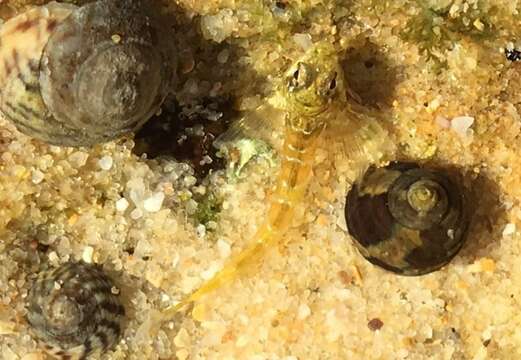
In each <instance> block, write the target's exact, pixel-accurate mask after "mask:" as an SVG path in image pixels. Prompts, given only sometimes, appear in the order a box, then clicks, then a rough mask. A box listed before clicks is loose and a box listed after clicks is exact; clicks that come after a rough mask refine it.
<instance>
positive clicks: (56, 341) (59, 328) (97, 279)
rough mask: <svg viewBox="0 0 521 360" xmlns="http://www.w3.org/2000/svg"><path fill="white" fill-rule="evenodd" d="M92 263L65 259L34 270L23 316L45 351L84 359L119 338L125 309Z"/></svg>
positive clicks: (101, 273)
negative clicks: (52, 268)
mask: <svg viewBox="0 0 521 360" xmlns="http://www.w3.org/2000/svg"><path fill="white" fill-rule="evenodd" d="M112 287H113V285H112V282H111V280H110V279H109V278H108V277H107V276H106V275H105V274H104V273H103V271H102V269H101V268H99V267H98V266H95V265H90V264H86V263H83V262H78V263H75V262H69V263H65V264H63V265H62V266H60V267H58V268H56V269H54V270H49V271H43V272H41V273H40V274H39V275H38V278H37V279H36V281H35V283H34V284H33V286H32V288H31V290H30V292H29V296H28V298H27V304H28V305H27V307H28V313H27V320H28V322H29V324H30V325H31V327H32V328H31V329H32V332H33V333H34V335H35V337H36V338H37V339H38V340H39V341H40V342H41V343H42V344H43V347H44V348H45V350H46V351H47V352H49V353H51V354H52V355H54V356H55V357H58V358H62V359H72V358H78V359H84V358H86V357H87V356H88V355H89V354H91V353H95V352H103V351H105V350H107V349H110V348H111V347H112V346H114V345H115V343H116V342H117V341H118V340H119V337H120V334H121V320H122V319H123V317H124V315H125V309H124V307H123V306H122V305H121V303H120V301H119V298H118V297H117V296H116V295H114V294H113V293H112Z"/></svg>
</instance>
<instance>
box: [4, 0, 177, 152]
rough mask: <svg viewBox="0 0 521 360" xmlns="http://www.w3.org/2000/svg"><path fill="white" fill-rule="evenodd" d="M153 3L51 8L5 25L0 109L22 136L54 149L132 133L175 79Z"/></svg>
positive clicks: (111, 1) (110, 1)
mask: <svg viewBox="0 0 521 360" xmlns="http://www.w3.org/2000/svg"><path fill="white" fill-rule="evenodd" d="M151 3H153V2H147V1H139V0H134V1H133V0H120V1H118V0H100V1H96V2H93V3H89V4H87V5H85V6H82V7H79V8H77V7H74V6H71V5H65V4H57V3H51V4H49V5H46V6H43V7H39V8H35V9H32V10H30V11H28V12H26V13H24V14H21V15H19V16H17V17H15V18H13V19H12V20H9V21H8V22H7V23H6V24H5V25H4V26H3V27H2V28H1V29H0V44H1V47H0V49H1V50H0V110H1V111H2V112H3V113H4V114H5V116H6V117H7V118H8V119H10V120H11V121H13V122H14V124H15V125H16V126H17V128H18V129H19V130H20V131H21V132H23V133H25V134H27V135H29V136H32V137H35V138H38V139H40V140H43V141H46V142H48V143H51V144H55V145H68V146H88V145H93V144H95V143H100V142H106V141H109V140H112V139H115V138H117V137H119V136H121V135H122V134H125V133H128V132H132V131H135V130H136V129H138V128H139V127H140V126H141V125H143V123H144V122H146V121H147V120H148V119H149V118H150V117H151V116H153V115H154V113H156V112H157V111H158V110H159V108H160V106H161V104H162V102H163V100H164V98H165V97H166V95H167V92H168V89H169V87H170V85H172V82H173V81H174V80H175V79H174V70H173V68H174V65H175V61H174V59H175V56H174V55H175V54H174V50H173V48H172V46H171V45H170V41H169V38H168V34H164V32H165V31H168V29H167V27H165V29H161V30H160V29H159V28H158V24H159V23H160V18H159V16H158V15H157V14H156V13H155V11H154V9H153V8H152V6H150V4H151ZM160 31H161V32H163V34H162V35H159V32H160Z"/></svg>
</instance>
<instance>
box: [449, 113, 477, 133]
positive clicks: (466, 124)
mask: <svg viewBox="0 0 521 360" xmlns="http://www.w3.org/2000/svg"><path fill="white" fill-rule="evenodd" d="M472 124H474V118H473V117H471V116H457V117H455V118H454V119H452V122H451V124H450V127H451V129H452V130H453V131H454V132H456V134H458V135H459V136H461V137H466V136H468V130H469V129H470V127H471V126H472Z"/></svg>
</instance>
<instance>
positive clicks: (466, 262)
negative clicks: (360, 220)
mask: <svg viewBox="0 0 521 360" xmlns="http://www.w3.org/2000/svg"><path fill="white" fill-rule="evenodd" d="M27 3H28V1H18V2H17V1H7V2H5V1H4V2H3V3H2V4H0V16H2V17H3V18H4V19H7V17H8V16H11V14H10V13H9V12H12V11H18V10H20V9H22V7H23V6H22V5H26V4H27ZM162 3H163V5H164V12H165V14H167V15H168V16H170V18H171V21H172V25H173V26H174V29H175V30H176V38H175V39H172V40H173V41H174V43H175V44H176V45H177V46H178V49H179V64H180V65H179V75H180V76H179V83H178V84H176V87H175V89H174V95H173V96H172V97H171V99H169V100H168V104H170V105H169V106H170V107H165V113H168V112H172V113H173V114H174V115H172V116H171V118H173V119H174V120H172V121H175V119H177V118H178V117H179V116H180V115H179V113H183V114H184V116H185V118H188V119H191V121H195V123H197V122H198V121H199V122H201V123H204V122H208V121H209V119H213V120H211V121H214V122H215V121H217V122H225V121H233V120H234V119H237V118H238V117H239V116H240V112H241V111H247V110H250V109H253V108H255V107H256V106H258V105H260V104H262V101H263V99H265V98H266V97H268V96H269V95H270V94H271V93H272V91H273V87H274V84H276V83H277V79H278V77H279V76H280V74H282V73H283V71H284V70H285V69H286V68H287V66H288V65H290V64H291V62H292V61H294V59H295V58H297V57H298V55H299V54H301V53H302V51H303V48H305V47H306V46H307V44H308V43H309V42H310V41H311V43H313V42H316V41H319V40H320V41H324V39H326V40H327V41H329V40H328V39H333V40H334V41H336V43H337V44H338V49H339V52H340V53H341V57H342V61H343V65H344V69H345V72H346V81H347V83H348V84H349V87H350V89H351V92H352V94H355V95H352V96H353V97H355V98H357V100H358V101H359V102H360V103H362V104H363V106H364V107H366V108H367V109H371V110H372V111H376V112H377V113H378V114H379V115H380V117H381V119H382V120H381V122H382V126H384V127H385V128H386V129H387V130H388V131H389V133H390V136H389V139H387V140H388V141H390V142H392V144H393V145H394V151H392V152H388V153H385V154H383V156H382V157H376V156H375V157H373V156H371V154H369V155H367V157H366V158H362V159H357V161H353V158H351V157H349V156H348V154H345V153H344V152H342V151H340V150H339V149H340V148H339V147H338V148H337V147H335V144H340V143H341V140H342V137H343V136H345V135H346V134H345V133H338V134H337V135H336V137H335V136H332V137H331V138H329V139H328V140H327V141H323V143H321V144H320V146H319V149H318V151H317V154H316V161H315V168H314V177H313V179H312V181H311V184H310V187H309V190H308V194H307V196H306V200H305V201H304V202H303V203H302V204H301V205H300V206H299V208H298V209H297V216H296V218H295V221H294V223H293V226H292V229H291V230H290V231H289V233H288V234H287V235H286V237H285V239H284V242H283V243H282V244H281V245H280V246H277V247H274V248H273V249H270V251H269V252H268V253H267V254H266V256H265V257H264V259H263V261H262V262H261V263H260V264H259V265H258V266H255V267H252V270H251V271H250V273H248V274H245V275H244V276H242V277H241V278H239V279H236V280H235V281H233V282H232V283H231V284H229V285H227V286H224V287H222V288H221V289H219V290H217V291H215V292H214V293H212V294H211V295H209V296H206V297H204V298H203V299H202V300H201V301H199V302H197V303H196V304H194V306H193V307H189V308H187V309H185V310H184V311H182V312H180V313H179V314H178V315H177V316H176V317H175V318H174V319H172V321H167V322H159V321H158V318H159V316H158V314H159V313H158V312H159V311H160V310H161V309H164V308H166V307H167V306H169V305H171V304H175V303H176V302H177V301H179V300H181V298H182V297H183V296H184V295H186V294H188V293H189V292H190V291H192V290H193V289H195V288H197V286H198V285H200V284H201V283H202V282H203V281H204V280H205V279H208V278H210V277H211V275H212V274H214V273H215V272H216V271H217V270H218V269H219V268H221V267H222V265H223V264H224V263H225V261H226V259H227V258H228V257H229V256H230V255H231V254H234V253H236V252H238V251H240V249H242V248H244V247H245V245H246V244H248V242H249V239H250V238H251V236H252V235H253V233H254V232H255V230H256V228H257V227H258V226H259V225H260V223H261V221H262V219H263V216H264V215H265V212H266V210H267V204H268V199H269V193H270V191H271V186H272V185H273V179H274V178H275V176H276V174H277V166H278V165H277V164H278V161H277V155H276V151H273V152H269V153H266V154H264V155H265V156H258V157H254V158H253V159H252V160H251V161H249V162H248V163H247V164H246V165H245V166H244V168H243V169H242V170H241V172H240V176H239V177H231V176H230V172H229V171H228V170H227V169H226V168H223V166H222V164H216V166H215V167H213V168H214V169H213V171H211V172H210V174H206V173H207V171H206V172H203V173H201V172H200V171H199V170H197V169H198V167H200V166H201V161H202V158H200V157H195V156H184V157H183V156H180V155H179V151H178V149H177V148H174V149H170V148H169V147H168V146H164V148H161V149H159V150H161V151H156V153H157V154H156V153H155V154H154V156H150V155H146V154H147V152H148V153H149V154H152V153H154V149H155V150H158V149H157V148H154V146H152V145H156V146H159V145H158V144H152V145H150V144H148V145H146V144H145V145H143V141H145V140H146V139H147V137H146V136H145V135H143V136H142V137H141V138H140V136H139V135H138V136H137V137H136V139H135V140H134V139H133V136H132V135H130V136H127V137H125V138H123V139H120V140H117V141H113V142H110V143H107V144H100V145H96V146H94V147H93V148H64V147H56V146H49V145H47V144H44V143H41V142H39V141H37V140H33V139H30V138H29V137H27V136H25V135H23V134H21V133H19V132H18V131H17V130H16V129H15V127H14V126H13V125H12V124H10V123H9V122H7V121H6V120H5V119H2V118H1V117H0V354H1V356H0V358H1V359H6V360H7V359H9V360H10V359H24V360H29V359H31V360H35V359H44V358H45V357H44V355H43V353H42V352H41V351H40V350H39V349H38V348H37V346H36V342H35V340H34V339H33V338H32V337H31V336H30V333H29V327H28V324H27V322H26V320H25V313H26V309H25V301H24V299H25V297H26V296H27V292H28V289H29V288H30V284H31V281H32V279H33V278H34V274H35V273H37V272H38V271H39V270H40V269H41V268H43V267H45V266H58V265H59V264H60V263H63V262H66V261H68V260H84V261H88V262H94V263H98V264H101V265H102V266H103V267H104V269H105V270H106V271H107V272H108V273H109V274H110V276H111V277H112V278H113V280H114V282H115V283H116V285H117V286H118V288H119V289H120V294H121V298H122V301H123V303H124V305H125V307H126V309H127V313H128V314H127V319H126V323H125V324H124V333H123V338H122V340H121V342H120V343H119V344H118V345H117V347H116V348H114V349H113V350H112V351H110V352H107V353H106V354H105V355H103V359H181V360H183V359H248V360H249V359H251V360H257V359H258V360H261V359H284V360H295V359H300V360H303V359H306V360H307V359H321V360H324V359H516V358H520V357H521V336H520V332H519V331H518V329H517V327H518V326H520V323H521V317H520V316H519V309H520V304H519V300H518V299H521V260H520V259H521V257H520V256H519V255H520V254H521V247H520V246H519V240H520V239H521V235H520V233H519V229H520V228H521V203H520V201H521V160H520V156H521V141H520V131H521V89H520V87H519V78H520V76H521V62H511V61H509V60H507V58H506V56H505V48H507V49H508V48H516V46H517V47H518V48H520V49H521V44H518V43H516V41H518V42H519V41H521V35H520V32H521V27H520V26H519V19H520V14H519V11H520V10H521V3H520V2H518V1H513V0H495V1H492V0H490V1H477V0H476V1H470V0H469V1H459V0H455V1H445V0H440V1H427V2H425V3H426V4H428V5H425V6H424V7H423V8H422V7H421V6H420V5H419V4H420V3H423V2H416V1H404V0H396V1H390V2H385V1H376V0H362V1H353V2H351V1H347V0H346V1H327V0H298V1H294V2H287V3H286V2H285V1H280V2H275V1H264V2H262V1H252V0H242V1H241V0H236V1H229V0H222V1H217V0H212V1H196V0H179V1H178V3H177V4H174V1H171V2H170V1H168V0H163V1H162ZM389 3H392V4H389ZM277 4H278V5H277ZM281 4H282V5H281ZM283 4H286V5H285V6H284V5H283ZM6 5H10V6H9V7H10V9H9V11H8V10H3V9H4V8H5V7H6ZM172 104H173V105H172ZM172 109H174V110H172ZM232 110H233V111H232ZM165 118H166V116H164V114H163V118H161V119H163V120H162V121H166V120H164V119H165ZM194 119H195V120H194ZM156 120H157V119H156ZM152 121H154V119H153V120H152ZM157 121H160V120H157ZM211 121H210V122H211ZM191 126H193V127H195V126H194V125H191ZM195 128H196V129H195V130H194V129H193V128H191V130H190V131H188V134H189V135H187V136H188V137H190V134H191V136H193V134H194V132H195V133H197V131H201V130H200V129H199V130H197V127H195ZM203 128H204V127H203ZM203 132H204V131H203ZM332 133H334V130H333V131H332ZM147 136H149V137H151V136H152V135H150V134H148V135H147ZM143 138H145V140H142V139H143ZM172 138H174V139H178V137H176V136H173V137H172ZM273 142H274V143H276V142H277V139H276V137H275V138H274V139H273ZM145 143H146V141H145ZM196 144H198V145H197V146H200V144H199V143H198V142H196ZM147 146H148V147H147ZM150 146H152V147H150ZM275 149H276V146H275ZM332 149H333V150H332ZM192 151H193V150H192ZM189 152H190V151H189ZM190 154H192V153H190ZM214 155H215V154H214V153H213V152H211V151H210V155H209V156H210V158H211V159H210V160H208V159H206V158H205V159H206V160H205V161H210V162H212V161H215V162H216V163H218V162H219V160H218V159H217V158H216V157H215V156H214ZM176 156H177V158H176ZM181 158H182V159H181ZM212 158H213V159H212ZM377 158H378V159H379V160H378V161H380V162H382V163H383V162H385V161H388V160H394V159H408V160H414V161H419V162H429V163H434V164H437V165H442V166H451V167H457V168H458V169H460V171H461V172H462V173H463V174H465V177H466V179H467V181H466V183H467V186H468V187H469V189H470V190H471V191H473V193H474V194H477V196H476V198H477V199H476V202H475V203H474V204H473V212H474V216H473V220H472V222H471V226H470V230H469V234H468V239H467V242H466V244H465V245H464V247H463V249H462V250H461V252H460V253H459V255H458V256H456V257H455V259H454V260H453V261H452V262H451V263H450V264H448V265H447V266H445V267H444V268H442V269H441V270H439V271H437V272H434V273H431V274H428V275H425V276H421V277H400V276H397V275H395V274H393V273H389V272H386V271H384V270H381V269H379V268H377V267H375V266H373V265H372V264H370V263H368V262H367V261H365V260H364V258H363V257H362V256H361V255H360V254H359V253H358V252H357V250H356V249H355V247H354V246H353V244H352V241H351V239H350V237H349V235H348V233H347V228H346V224H345V218H344V205H345V196H346V193H347V191H348V190H349V188H350V186H351V183H352V182H353V181H354V179H355V178H356V175H357V174H358V172H359V171H360V169H359V165H357V166H354V165H353V164H360V162H365V163H366V165H368V164H369V163H371V162H373V161H375V159H377ZM194 159H197V160H194ZM179 160H185V161H184V162H182V161H179ZM217 165H220V166H217ZM210 195H211V196H210ZM208 199H210V200H208ZM211 199H213V200H211ZM215 199H218V200H215ZM208 201H214V202H215V206H208ZM201 204H205V205H201ZM210 205H211V204H210ZM204 206H207V207H206V209H210V210H207V211H206V212H205V211H202V210H201V209H203V207H204Z"/></svg>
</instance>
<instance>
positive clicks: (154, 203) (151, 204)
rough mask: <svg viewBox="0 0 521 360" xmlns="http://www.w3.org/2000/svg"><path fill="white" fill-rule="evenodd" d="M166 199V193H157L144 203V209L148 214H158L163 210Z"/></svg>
mask: <svg viewBox="0 0 521 360" xmlns="http://www.w3.org/2000/svg"><path fill="white" fill-rule="evenodd" d="M164 199H165V193H164V192H157V193H155V194H154V195H152V196H151V197H149V198H148V199H145V201H144V202H143V208H144V209H145V210H146V211H148V212H158V211H159V210H161V206H162V205H163V200H164Z"/></svg>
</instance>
